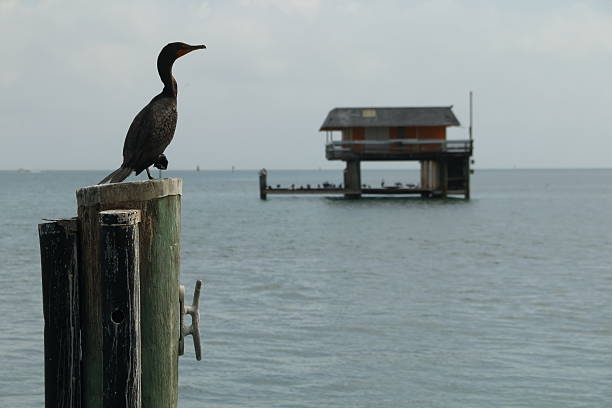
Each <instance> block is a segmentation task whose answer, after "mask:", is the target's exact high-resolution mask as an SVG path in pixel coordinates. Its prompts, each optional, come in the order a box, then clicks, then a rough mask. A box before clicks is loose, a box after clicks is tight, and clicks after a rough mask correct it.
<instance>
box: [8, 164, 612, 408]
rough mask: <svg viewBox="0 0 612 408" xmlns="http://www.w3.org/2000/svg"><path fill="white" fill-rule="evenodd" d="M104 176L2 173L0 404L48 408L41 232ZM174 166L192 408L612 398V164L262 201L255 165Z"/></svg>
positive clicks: (286, 174)
mask: <svg viewBox="0 0 612 408" xmlns="http://www.w3.org/2000/svg"><path fill="white" fill-rule="evenodd" d="M104 175H105V174H104V172H41V173H30V174H24V173H16V172H0V231H1V233H0V316H1V317H0V407H28V408H30V407H32V408H33V407H41V406H43V400H44V393H43V392H44V391H43V354H42V350H43V337H42V328H43V318H42V304H41V283H40V282H41V280H40V264H39V262H40V260H39V248H38V236H37V229H36V228H37V227H36V226H37V224H38V223H39V222H41V218H54V217H69V216H73V215H74V214H75V213H76V203H75V198H74V192H75V189H76V188H78V187H82V186H86V185H91V184H94V183H95V182H97V181H98V180H99V179H101V178H102V177H103V176H104ZM165 176H168V177H182V178H183V179H184V188H183V190H184V191H183V192H184V195H183V219H182V272H181V274H182V277H181V280H182V282H183V283H184V284H186V285H187V287H188V292H191V291H192V290H193V284H194V282H195V280H196V279H199V278H201V279H203V280H204V281H205V289H204V292H203V304H202V306H201V311H202V314H203V328H202V331H203V342H204V349H205V351H204V353H205V356H204V360H203V361H201V362H197V361H195V358H194V356H193V350H192V349H187V352H186V356H184V357H182V358H181V360H180V374H179V381H180V406H181V407H183V408H191V407H193V408H195V407H198V408H199V407H317V408H319V407H394V408H395V407H440V408H442V407H444V408H446V407H487V408H489V407H554V408H558V407H610V406H612V273H611V269H612V266H611V265H612V262H611V259H612V251H611V247H612V170H538V171H527V170H513V171H510V170H507V171H478V172H476V174H475V175H474V177H473V190H472V192H473V199H472V200H470V201H464V200H450V199H449V200H422V199H420V198H379V199H374V198H367V199H362V200H357V201H350V200H343V199H338V198H323V197H317V196H312V197H307V196H303V197H290V196H270V197H269V200H268V201H266V202H263V201H260V200H259V198H258V191H257V186H258V181H257V173H256V172H255V171H236V172H233V173H232V172H212V171H202V172H199V173H196V172H167V173H165ZM340 176H341V171H271V172H270V174H269V182H270V183H271V184H277V183H282V184H291V183H296V184H298V185H299V184H304V185H305V184H306V183H311V184H317V183H321V182H323V181H330V182H336V183H338V182H340ZM417 177H418V175H417V173H416V172H414V171H403V172H402V171H374V170H371V171H366V172H365V174H364V182H366V183H371V184H373V185H374V184H380V180H381V179H383V178H384V179H385V181H386V183H388V184H391V183H393V182H395V181H401V182H416V181H417ZM189 341H190V339H189Z"/></svg>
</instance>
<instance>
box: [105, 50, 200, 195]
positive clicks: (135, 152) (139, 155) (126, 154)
mask: <svg viewBox="0 0 612 408" xmlns="http://www.w3.org/2000/svg"><path fill="white" fill-rule="evenodd" d="M202 48H206V46H204V45H188V44H185V43H181V42H174V43H170V44H167V45H166V46H165V47H164V48H162V50H161V52H160V53H159V56H158V57H157V72H158V73H159V77H160V78H161V81H162V82H163V83H164V89H163V90H162V91H161V93H160V94H159V95H157V96H156V97H155V98H153V99H152V100H151V102H149V104H148V105H147V106H145V107H144V108H143V109H142V110H141V111H140V112H139V113H138V115H136V117H135V118H134V120H133V121H132V124H131V125H130V128H129V129H128V132H127V135H126V136H125V142H124V144H123V164H121V167H119V168H118V169H117V170H115V171H114V172H112V173H111V174H109V175H108V176H106V177H104V179H103V180H102V181H100V182H99V183H98V184H104V183H106V182H107V181H108V182H110V183H117V182H119V181H123V180H125V179H126V178H127V177H128V176H129V175H130V174H131V173H132V171H135V172H136V175H138V174H140V173H141V172H142V171H143V170H146V171H147V175H148V176H149V179H152V178H153V177H152V176H151V173H150V172H149V166H151V165H154V166H155V167H157V168H159V169H165V168H167V167H168V160H167V159H166V156H164V154H163V153H164V150H165V149H166V147H167V146H168V144H170V142H171V141H172V137H173V136H174V129H175V128H176V95H177V87H176V80H175V79H174V77H173V76H172V64H174V61H176V60H177V58H179V57H182V56H183V55H185V54H187V53H189V52H191V51H193V50H199V49H202Z"/></svg>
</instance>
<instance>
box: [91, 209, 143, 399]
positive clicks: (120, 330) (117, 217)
mask: <svg viewBox="0 0 612 408" xmlns="http://www.w3.org/2000/svg"><path fill="white" fill-rule="evenodd" d="M139 222H140V211H138V210H108V211H102V212H100V268H101V270H100V272H101V273H102V333H103V334H102V356H103V373H102V383H103V406H104V408H140V407H141V388H140V386H141V380H140V378H141V367H140V275H139V264H138V255H139V239H138V238H139V237H138V223H139Z"/></svg>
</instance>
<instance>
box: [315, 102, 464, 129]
mask: <svg viewBox="0 0 612 408" xmlns="http://www.w3.org/2000/svg"><path fill="white" fill-rule="evenodd" d="M451 108H452V106H444V107H405V108H400V107H397V108H367V107H366V108H334V109H332V110H331V111H330V112H329V113H328V114H327V117H326V118H325V121H324V122H323V125H321V129H320V130H339V129H342V128H347V127H405V126H459V121H458V120H457V118H456V117H455V114H454V113H453V111H452V110H451Z"/></svg>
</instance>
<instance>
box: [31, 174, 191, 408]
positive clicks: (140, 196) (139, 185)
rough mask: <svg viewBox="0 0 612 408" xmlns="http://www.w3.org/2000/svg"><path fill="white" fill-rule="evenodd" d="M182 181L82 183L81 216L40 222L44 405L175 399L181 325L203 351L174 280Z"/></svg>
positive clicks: (104, 406)
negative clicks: (185, 320)
mask: <svg viewBox="0 0 612 408" xmlns="http://www.w3.org/2000/svg"><path fill="white" fill-rule="evenodd" d="M181 190H182V181H181V180H180V179H163V180H152V181H144V182H134V183H118V184H109V185H102V186H93V187H86V188H83V189H80V190H78V191H77V202H78V217H76V218H72V219H66V220H56V221H52V222H47V223H44V224H40V225H39V235H40V250H41V266H42V284H43V285H42V286H43V309H44V310H43V312H44V319H45V330H44V336H45V338H44V343H45V406H46V407H47V408H50V407H67V408H76V407H85V408H98V407H100V408H111V407H113V408H115V407H130V408H131V407H141V406H145V407H147V408H151V407H159V408H175V407H177V404H178V356H179V351H180V350H182V348H183V346H182V341H183V336H184V335H187V334H193V335H194V341H195V340H196V338H197V344H196V353H197V357H198V359H200V354H201V352H200V349H199V331H198V327H197V325H198V321H199V312H198V310H197V300H195V301H194V303H195V304H196V307H185V306H184V299H182V296H181V294H182V293H183V292H184V289H182V290H179V289H180V285H179V265H180V259H179V256H180V211H181ZM198 282H199V283H198V284H197V294H198V295H199V290H200V289H199V285H200V284H201V282H200V281H198ZM185 313H189V314H191V315H192V325H191V326H184V325H183V323H182V322H183V315H184V314H185Z"/></svg>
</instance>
